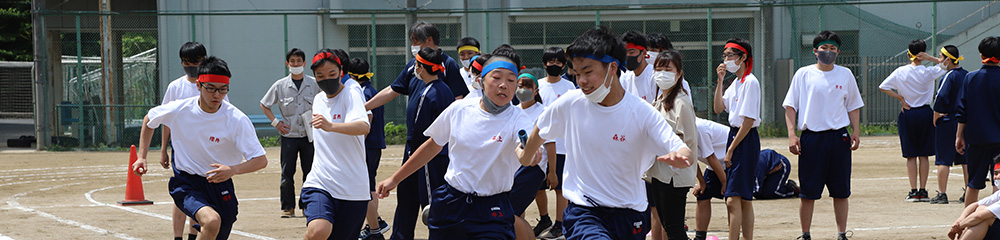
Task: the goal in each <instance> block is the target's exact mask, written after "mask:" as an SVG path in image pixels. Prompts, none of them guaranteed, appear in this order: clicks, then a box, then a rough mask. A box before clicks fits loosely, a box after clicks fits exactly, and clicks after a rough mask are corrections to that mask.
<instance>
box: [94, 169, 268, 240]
mask: <svg viewBox="0 0 1000 240" xmlns="http://www.w3.org/2000/svg"><path fill="white" fill-rule="evenodd" d="M163 181H167V179H163V180H156V181H150V182H163ZM119 187H125V185H117V186H108V187H103V188H98V189H94V190H90V191H89V192H87V193H85V194H83V195H84V197H86V198H87V201H90V202H91V203H94V204H97V205H101V206H106V207H112V208H117V209H121V210H125V211H127V212H131V213H136V214H142V215H146V216H150V217H154V218H159V219H163V220H167V221H171V217H170V216H167V215H163V214H157V213H152V212H147V211H142V210H139V209H135V208H131V207H125V206H119V205H117V204H108V203H102V202H98V201H97V200H95V199H94V197H93V194H94V193H95V192H98V191H104V190H108V189H112V188H119ZM232 233H233V234H236V235H242V236H246V237H249V238H253V239H262V240H274V239H275V238H271V237H267V236H261V235H257V234H253V233H248V232H244V231H239V230H232Z"/></svg>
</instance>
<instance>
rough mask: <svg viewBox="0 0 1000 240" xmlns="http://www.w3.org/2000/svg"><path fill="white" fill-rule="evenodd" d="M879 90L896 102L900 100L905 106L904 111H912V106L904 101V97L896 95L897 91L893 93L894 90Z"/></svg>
mask: <svg viewBox="0 0 1000 240" xmlns="http://www.w3.org/2000/svg"><path fill="white" fill-rule="evenodd" d="M879 90H881V91H882V92H884V93H885V94H887V95H889V96H890V97H892V98H895V99H896V100H899V103H900V104H902V105H903V109H904V110H910V105H909V104H906V100H903V96H902V95H899V94H898V93H896V91H893V90H890V89H879Z"/></svg>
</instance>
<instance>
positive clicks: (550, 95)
mask: <svg viewBox="0 0 1000 240" xmlns="http://www.w3.org/2000/svg"><path fill="white" fill-rule="evenodd" d="M546 79H547V78H542V79H538V95H539V96H541V97H542V102H543V103H545V104H546V105H547V106H551V105H552V103H553V102H555V101H556V99H558V98H559V97H560V96H562V95H563V94H566V92H568V91H569V90H573V89H576V86H575V85H573V83H572V82H570V81H566V80H564V79H562V78H560V79H559V81H558V82H556V83H550V82H548V81H547V80H546ZM552 140H554V141H555V142H556V154H563V155H565V154H566V143H565V141H564V140H563V139H562V138H556V139H552Z"/></svg>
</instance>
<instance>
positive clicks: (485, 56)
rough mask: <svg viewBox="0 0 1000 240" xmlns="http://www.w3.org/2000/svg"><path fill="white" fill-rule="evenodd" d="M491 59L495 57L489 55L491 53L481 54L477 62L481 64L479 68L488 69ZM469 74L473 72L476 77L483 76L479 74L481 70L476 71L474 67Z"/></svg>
mask: <svg viewBox="0 0 1000 240" xmlns="http://www.w3.org/2000/svg"><path fill="white" fill-rule="evenodd" d="M490 57H493V54H489V53H483V54H479V57H477V58H476V60H475V61H476V62H477V63H479V66H483V67H486V61H487V60H490ZM469 72H471V73H472V74H473V75H476V76H479V74H481V72H479V69H476V68H474V67H473V68H469Z"/></svg>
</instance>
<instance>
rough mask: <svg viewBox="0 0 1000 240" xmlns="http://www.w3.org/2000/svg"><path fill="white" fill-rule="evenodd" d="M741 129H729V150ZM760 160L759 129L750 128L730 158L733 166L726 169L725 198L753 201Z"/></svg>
mask: <svg viewBox="0 0 1000 240" xmlns="http://www.w3.org/2000/svg"><path fill="white" fill-rule="evenodd" d="M739 131H740V129H739V128H736V127H734V128H730V129H729V140H727V141H726V147H727V148H728V147H729V146H730V145H732V144H733V140H734V139H735V138H736V133H738V132H739ZM759 160H760V135H758V134H757V128H750V131H749V132H748V133H747V136H746V137H744V138H743V141H741V142H740V144H739V145H737V146H736V150H733V156H732V157H731V158H730V161H732V165H731V166H729V167H727V168H726V194H723V196H725V197H734V196H738V197H741V198H743V200H747V201H750V200H753V190H754V186H755V185H757V178H756V177H754V176H755V175H754V174H755V173H756V172H757V161H759Z"/></svg>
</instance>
